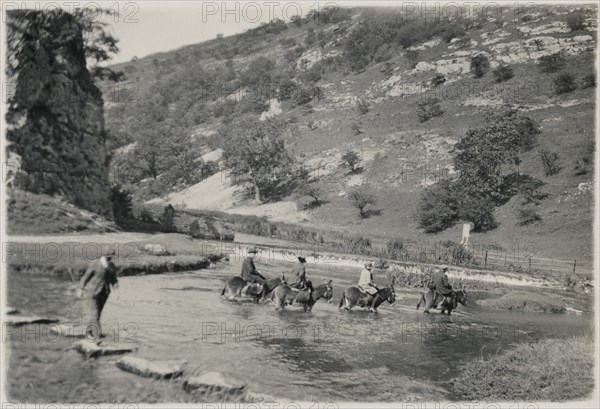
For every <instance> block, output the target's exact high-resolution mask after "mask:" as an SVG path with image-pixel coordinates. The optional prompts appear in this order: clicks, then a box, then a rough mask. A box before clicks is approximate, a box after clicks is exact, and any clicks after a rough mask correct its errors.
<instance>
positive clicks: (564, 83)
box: [554, 72, 577, 95]
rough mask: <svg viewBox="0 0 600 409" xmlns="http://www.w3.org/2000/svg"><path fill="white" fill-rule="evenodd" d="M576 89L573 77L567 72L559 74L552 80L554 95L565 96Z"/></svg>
mask: <svg viewBox="0 0 600 409" xmlns="http://www.w3.org/2000/svg"><path fill="white" fill-rule="evenodd" d="M576 89H577V83H576V82H575V77H574V76H573V75H572V74H569V73H568V72H566V73H563V74H559V75H558V76H557V77H556V78H554V92H555V93H556V95H560V94H567V93H569V92H573V91H575V90H576Z"/></svg>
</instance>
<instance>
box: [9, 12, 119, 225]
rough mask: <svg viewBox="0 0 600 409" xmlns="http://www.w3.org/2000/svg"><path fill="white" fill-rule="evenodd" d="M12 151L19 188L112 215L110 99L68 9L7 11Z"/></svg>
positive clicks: (10, 147) (78, 26)
mask: <svg viewBox="0 0 600 409" xmlns="http://www.w3.org/2000/svg"><path fill="white" fill-rule="evenodd" d="M7 16H8V22H7V23H8V24H7V47H8V49H7V53H6V54H7V56H8V61H7V75H8V87H9V89H8V90H7V91H8V92H7V93H8V94H9V99H8V112H7V114H6V122H7V125H8V126H7V131H8V132H7V139H8V141H9V143H10V145H9V146H8V150H9V152H10V153H12V154H13V157H15V155H16V156H18V157H19V160H20V166H19V169H18V171H17V172H16V174H15V177H14V181H13V183H14V186H15V187H18V188H20V189H23V190H27V191H30V192H33V193H45V194H49V195H60V196H63V197H64V198H65V199H67V200H68V201H69V202H71V203H73V204H74V205H76V206H78V207H81V208H83V209H86V210H90V211H93V212H95V213H99V214H101V215H103V216H110V215H111V214H112V210H111V209H112V208H111V204H110V200H109V197H110V196H109V183H108V170H107V166H106V165H107V152H106V148H105V139H106V134H105V131H104V114H103V101H102V94H101V92H100V90H99V89H98V88H97V87H96V86H95V85H94V83H93V82H92V78H91V77H90V73H89V72H88V70H87V68H86V58H85V50H84V42H83V37H82V28H81V26H80V24H79V23H78V22H77V20H76V19H75V18H74V17H73V16H72V15H70V14H68V13H65V12H63V11H60V10H56V11H49V12H41V11H30V10H19V11H11V12H8V13H7Z"/></svg>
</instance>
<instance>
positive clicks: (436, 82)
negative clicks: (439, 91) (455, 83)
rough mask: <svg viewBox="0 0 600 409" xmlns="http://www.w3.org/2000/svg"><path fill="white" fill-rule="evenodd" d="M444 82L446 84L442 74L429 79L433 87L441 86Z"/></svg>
mask: <svg viewBox="0 0 600 409" xmlns="http://www.w3.org/2000/svg"><path fill="white" fill-rule="evenodd" d="M444 82H446V77H444V76H443V75H442V74H437V75H436V76H435V77H433V78H432V79H431V85H432V86H434V87H437V86H438V85H442V84H443V83H444Z"/></svg>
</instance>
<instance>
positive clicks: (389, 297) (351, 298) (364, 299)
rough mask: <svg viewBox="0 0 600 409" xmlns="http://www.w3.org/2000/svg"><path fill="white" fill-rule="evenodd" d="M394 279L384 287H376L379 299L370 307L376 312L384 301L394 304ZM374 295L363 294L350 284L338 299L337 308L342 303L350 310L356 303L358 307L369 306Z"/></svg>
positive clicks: (340, 306)
mask: <svg viewBox="0 0 600 409" xmlns="http://www.w3.org/2000/svg"><path fill="white" fill-rule="evenodd" d="M394 281H395V280H394V279H392V284H391V285H386V286H385V288H384V289H378V290H377V294H379V299H378V300H377V303H375V305H373V306H372V308H373V309H374V310H375V312H377V308H378V307H379V306H380V305H381V304H382V303H383V302H384V301H387V302H388V303H389V304H390V305H394V302H396V290H394ZM373 298H374V296H372V295H370V294H367V295H363V293H362V292H361V291H360V289H359V288H358V287H355V286H352V287H348V288H347V289H346V291H344V294H343V295H342V298H341V299H340V304H339V306H338V308H342V306H344V303H345V304H346V307H345V310H346V311H350V309H351V308H352V307H354V306H355V305H358V306H359V307H363V308H364V307H367V308H368V307H369V306H371V303H372V302H373Z"/></svg>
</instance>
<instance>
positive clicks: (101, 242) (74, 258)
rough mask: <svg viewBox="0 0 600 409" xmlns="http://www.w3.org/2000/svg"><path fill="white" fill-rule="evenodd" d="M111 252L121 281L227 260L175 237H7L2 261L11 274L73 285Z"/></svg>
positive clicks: (214, 250)
mask: <svg viewBox="0 0 600 409" xmlns="http://www.w3.org/2000/svg"><path fill="white" fill-rule="evenodd" d="M110 250H114V251H115V257H114V262H115V265H116V266H117V273H118V275H119V276H131V275H143V274H161V273H167V272H180V271H193V270H200V269H204V268H208V267H210V266H211V265H214V263H216V262H218V261H220V260H221V259H222V258H224V257H227V256H226V255H224V254H222V253H220V252H219V249H218V248H217V247H216V246H208V245H206V244H204V243H203V242H198V241H195V240H193V239H192V238H191V237H190V236H187V235H184V234H177V233H168V234H154V235H153V234H140V233H109V234H104V235H103V234H98V235H82V236H73V235H65V236H56V235H55V236H37V237H36V236H28V237H10V238H9V241H8V243H7V246H6V257H7V264H8V267H9V268H10V269H11V270H13V271H18V272H24V273H26V272H35V273H49V274H52V275H58V276H62V277H64V278H65V279H67V280H69V279H70V280H72V281H74V280H76V279H78V278H79V277H80V276H81V275H83V273H84V272H85V270H86V268H87V267H88V265H89V263H90V262H92V261H94V260H97V259H98V258H99V257H100V256H101V255H102V254H105V253H106V252H108V251H110Z"/></svg>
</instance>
